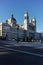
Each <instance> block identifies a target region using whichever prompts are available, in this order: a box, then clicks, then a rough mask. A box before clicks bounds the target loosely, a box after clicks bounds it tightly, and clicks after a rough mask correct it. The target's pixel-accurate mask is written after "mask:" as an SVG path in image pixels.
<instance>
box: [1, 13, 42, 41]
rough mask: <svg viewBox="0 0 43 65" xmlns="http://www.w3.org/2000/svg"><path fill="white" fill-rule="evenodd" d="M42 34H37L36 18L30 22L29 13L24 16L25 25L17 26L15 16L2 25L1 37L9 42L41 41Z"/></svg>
mask: <svg viewBox="0 0 43 65" xmlns="http://www.w3.org/2000/svg"><path fill="white" fill-rule="evenodd" d="M40 35H41V33H38V32H36V18H35V17H34V18H32V19H31V21H30V20H29V15H28V12H25V14H24V23H23V24H22V25H19V24H17V21H16V19H15V18H14V16H13V14H12V15H11V17H10V18H9V19H8V20H6V22H5V23H0V37H2V38H5V39H7V40H21V39H22V40H23V39H27V38H28V40H29V39H39V38H40V37H41V36H40Z"/></svg>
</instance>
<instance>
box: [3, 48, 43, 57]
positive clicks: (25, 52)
mask: <svg viewBox="0 0 43 65" xmlns="http://www.w3.org/2000/svg"><path fill="white" fill-rule="evenodd" d="M4 48H5V47H4ZM5 49H7V50H12V51H16V52H20V53H24V54H28V55H29V54H30V55H34V56H39V57H43V55H41V54H36V53H32V52H27V51H22V50H16V49H11V48H5Z"/></svg>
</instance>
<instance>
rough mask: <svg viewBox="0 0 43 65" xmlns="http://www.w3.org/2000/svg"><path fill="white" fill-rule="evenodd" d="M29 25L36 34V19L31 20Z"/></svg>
mask: <svg viewBox="0 0 43 65" xmlns="http://www.w3.org/2000/svg"><path fill="white" fill-rule="evenodd" d="M31 23H32V24H33V26H34V31H35V32H36V18H35V17H33V18H32V20H31Z"/></svg>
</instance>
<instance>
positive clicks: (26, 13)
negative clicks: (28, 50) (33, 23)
mask: <svg viewBox="0 0 43 65" xmlns="http://www.w3.org/2000/svg"><path fill="white" fill-rule="evenodd" d="M28 19H29V16H28V12H25V14H24V29H25V30H28V28H29V20H28Z"/></svg>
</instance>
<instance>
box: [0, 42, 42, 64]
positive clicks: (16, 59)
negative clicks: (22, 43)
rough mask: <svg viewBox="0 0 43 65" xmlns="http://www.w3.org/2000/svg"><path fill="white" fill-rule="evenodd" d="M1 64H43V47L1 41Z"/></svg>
mask: <svg viewBox="0 0 43 65" xmlns="http://www.w3.org/2000/svg"><path fill="white" fill-rule="evenodd" d="M0 65H43V49H34V48H30V47H19V46H18V47H15V46H12V45H10V44H4V43H0Z"/></svg>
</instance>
